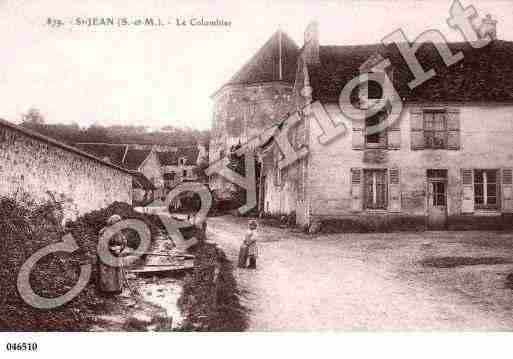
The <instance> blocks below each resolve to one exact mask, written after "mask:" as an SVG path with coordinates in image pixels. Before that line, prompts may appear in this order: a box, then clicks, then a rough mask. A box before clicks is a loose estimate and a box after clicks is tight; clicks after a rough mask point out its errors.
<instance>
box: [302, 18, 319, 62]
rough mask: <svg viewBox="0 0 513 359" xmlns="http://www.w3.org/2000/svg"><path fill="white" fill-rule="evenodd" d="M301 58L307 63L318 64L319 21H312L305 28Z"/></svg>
mask: <svg viewBox="0 0 513 359" xmlns="http://www.w3.org/2000/svg"><path fill="white" fill-rule="evenodd" d="M303 58H304V60H305V62H306V64H307V65H309V64H318V63H319V62H320V60H319V23H318V22H317V21H312V22H310V24H308V26H307V27H306V30H305V43H304V45H303Z"/></svg>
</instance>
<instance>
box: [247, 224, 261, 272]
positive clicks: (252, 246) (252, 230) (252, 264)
mask: <svg viewBox="0 0 513 359" xmlns="http://www.w3.org/2000/svg"><path fill="white" fill-rule="evenodd" d="M248 227H249V228H248V231H247V232H246V235H245V236H244V245H245V246H246V247H247V248H248V259H249V265H248V268H249V269H256V259H257V257H258V245H257V231H256V230H257V228H258V224H257V221H255V220H254V219H252V220H251V221H249V225H248Z"/></svg>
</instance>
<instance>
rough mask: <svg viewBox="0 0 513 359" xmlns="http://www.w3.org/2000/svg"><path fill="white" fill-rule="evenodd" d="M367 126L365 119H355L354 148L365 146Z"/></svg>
mask: <svg viewBox="0 0 513 359" xmlns="http://www.w3.org/2000/svg"><path fill="white" fill-rule="evenodd" d="M364 132H365V127H364V123H363V121H358V120H353V150H363V149H364V148H365V133H364Z"/></svg>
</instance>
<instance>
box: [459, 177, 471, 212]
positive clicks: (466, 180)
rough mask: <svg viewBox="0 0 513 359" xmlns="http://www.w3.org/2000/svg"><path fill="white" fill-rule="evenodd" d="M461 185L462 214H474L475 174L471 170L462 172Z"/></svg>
mask: <svg viewBox="0 0 513 359" xmlns="http://www.w3.org/2000/svg"><path fill="white" fill-rule="evenodd" d="M461 183H462V196H461V213H474V173H473V171H472V170H471V169H462V170H461Z"/></svg>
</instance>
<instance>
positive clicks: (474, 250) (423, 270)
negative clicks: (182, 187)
mask: <svg viewBox="0 0 513 359" xmlns="http://www.w3.org/2000/svg"><path fill="white" fill-rule="evenodd" d="M246 221H247V220H244V219H240V218H233V217H218V218H212V219H210V220H209V225H208V226H209V232H210V233H209V237H210V238H211V239H212V240H214V241H215V242H217V243H218V244H219V246H220V247H221V248H223V249H224V250H225V251H226V253H227V255H228V256H229V258H230V259H232V260H233V261H236V256H237V252H238V246H239V245H240V242H241V238H242V236H243V233H244V231H245V228H246V225H245V223H246ZM259 231H260V235H261V238H262V243H261V244H260V254H261V256H260V258H259V260H258V269H257V270H249V269H238V270H237V273H236V275H237V280H238V282H239V285H240V287H241V289H242V290H243V291H244V292H245V293H246V294H245V298H243V299H244V300H243V303H244V304H245V305H246V306H247V307H248V308H249V310H250V312H251V314H250V323H249V330H253V331H269V330H336V329H342V330H511V329H512V328H513V315H512V314H513V308H512V306H513V296H512V289H511V288H508V287H507V286H505V284H504V283H505V278H506V276H507V275H508V274H509V273H513V264H511V263H513V258H512V253H513V252H512V245H511V244H510V242H512V241H511V240H510V238H511V236H512V235H511V234H506V233H502V232H498V233H493V232H424V233H408V232H402V233H386V234H339V235H319V236H315V237H312V236H307V235H305V234H302V233H294V232H292V231H290V230H287V229H281V228H275V227H266V226H261V227H260V228H259ZM508 255H509V257H508ZM458 256H459V257H458ZM461 256H469V257H472V258H474V259H475V258H477V259H480V258H488V259H490V260H489V261H487V260H485V261H483V263H486V264H482V265H479V263H480V262H481V261H480V260H477V261H476V260H474V261H473V262H476V263H477V264H476V263H473V264H476V265H461V263H460V262H462V261H461V258H460V257H461ZM496 257H500V258H502V259H503V260H501V261H497V260H495V259H493V258H496ZM440 258H441V259H443V260H444V261H445V262H444V264H443V265H444V266H445V267H440V266H437V265H436V263H437V261H436V260H435V261H433V259H440ZM426 260H427V261H426ZM423 261H426V263H431V264H430V265H426V264H423ZM446 261H449V262H450V261H455V264H456V265H454V266H452V267H447V263H446ZM463 262H464V261H463ZM463 262H462V263H463ZM488 262H490V263H488ZM495 262H497V264H494V263H495ZM433 263H434V264H435V265H433ZM450 263H452V262H450ZM453 264H454V263H453Z"/></svg>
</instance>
